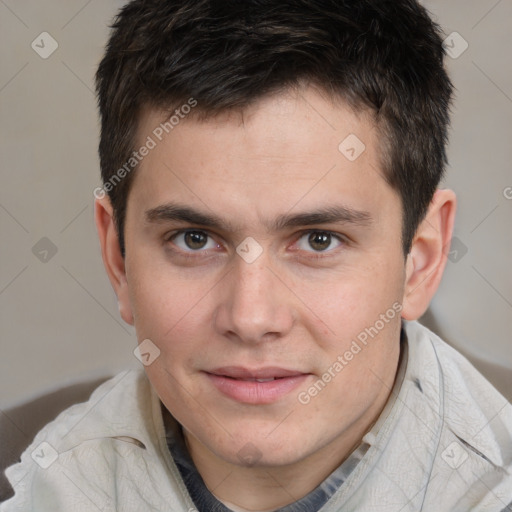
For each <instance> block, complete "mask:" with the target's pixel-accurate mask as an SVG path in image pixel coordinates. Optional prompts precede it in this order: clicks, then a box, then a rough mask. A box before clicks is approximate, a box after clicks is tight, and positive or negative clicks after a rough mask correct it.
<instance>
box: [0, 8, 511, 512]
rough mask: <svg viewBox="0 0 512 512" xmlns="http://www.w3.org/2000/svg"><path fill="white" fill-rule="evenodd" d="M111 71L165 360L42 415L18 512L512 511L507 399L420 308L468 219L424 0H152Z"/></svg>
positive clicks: (145, 332)
mask: <svg viewBox="0 0 512 512" xmlns="http://www.w3.org/2000/svg"><path fill="white" fill-rule="evenodd" d="M97 89H98V96H99V105H100V112H101V118H102V132H101V141H100V160H101V168H102V177H103V188H102V189H98V190H96V191H95V196H96V197H97V201H96V222H97V227H98V232H99V237H100V242H101V247H102V254H103V260H104V263H105V267H106V270H107V273H108V276H109V278H110V281H111V283H112V286H113V288H114V290H115V292H116V294H117V297H118V300H119V308H120V313H121V316H122V318H123V319H124V320H125V321H126V322H127V323H129V324H133V325H134V326H135V328H136V332H137V338H138V340H139V349H138V356H139V357H140V359H141V361H142V362H143V364H144V368H145V373H144V372H142V371H141V372H125V373H123V374H120V375H119V376H117V377H115V378H114V379H112V380H111V381H109V382H107V383H106V384H104V385H103V386H101V387H100V388H98V389H97V390H96V391H95V393H94V394H93V396H92V397H91V400H90V401H89V402H87V403H85V404H80V405H77V406H74V407H72V408H71V409H68V410H67V411H65V412H64V413H63V414H62V415H61V416H59V418H57V420H56V421H54V422H52V423H50V424H49V425H48V426H47V427H45V428H44V429H43V430H42V431H41V432H40V433H39V434H38V436H37V437H36V439H35V440H34V442H33V444H32V446H31V447H29V449H28V450H27V451H26V452H25V453H24V455H23V456H22V460H21V463H20V464H18V465H16V466H13V467H12V468H10V469H9V470H8V471H7V475H8V477H9V479H10V481H11V483H12V485H13V487H14V488H15V492H16V494H15V496H14V497H13V498H12V499H11V500H9V501H8V502H6V503H5V504H4V505H3V507H2V508H1V510H2V511H10V510H37V511H52V512H53V511H58V510H66V511H67V510H74V511H81V510H83V511H85V510H96V509H98V510H122V511H132V510H133V511H136V510H137V511H138V510H158V511H160V510H162V511H163V510H173V511H180V512H185V511H193V510H198V511H201V512H203V511H207V512H210V511H229V510H232V511H248V510H251V511H274V510H279V511H286V512H295V511H308V512H310V511H319V510H322V512H334V511H356V510H361V511H370V510H379V511H393V512H396V511H400V510H401V511H418V510H423V511H436V512H439V511H450V512H452V511H460V512H462V511H464V512H466V511H468V510H476V511H484V510H485V511H497V512H498V511H505V510H512V476H511V472H512V443H511V441H512V407H511V405H510V404H508V403H507V401H506V400H505V399H504V398H503V397H502V396H501V395H500V394H499V393H498V392H497V391H496V390H495V389H494V388H492V386H491V385H490V384H489V383H488V382H487V381H486V380H485V379H484V378H483V377H482V376H481V375H480V374H478V373H477V372H476V370H475V369H474V368H473V367H471V365H470V364H469V363H468V362H467V361H466V360H465V359H464V358H463V357H462V356H460V355H459V354H457V353H456V352H455V351H453V350H452V349H450V348H449V347H448V346H447V345H446V344H445V343H444V342H443V341H441V340H440V339H439V338H437V337H436V336H435V335H434V334H433V333H431V332H430V331H428V330H427V329H426V328H424V327H422V326H420V325H419V324H418V323H417V322H416V319H417V318H419V317H420V316H421V315H422V314H423V313H424V312H425V310H426V309H427V307H428V304H429V302H430V300H431V298H432V296H433V294H434V293H435V291H436V289H437V287H438V284H439V282H440V279H441V275H442V272H443V269H444V266H445V263H446V252H447V248H448V247H449V243H450V238H451V234H452V227H453V221H454V213H455V196H454V194H453V192H451V191H449V190H441V189H438V188H437V187H438V185H439V182H440V180H441V177H442V175H443V170H444V165H445V144H446V132H447V125H448V108H449V104H450V98H451V91H452V87H451V84H450V81H449V79H448V77H447V75H446V73H445V70H444V68H443V48H442V40H441V37H440V31H439V29H438V27H437V26H436V25H435V24H434V23H433V22H432V21H431V20H430V18H429V16H428V14H427V13H426V11H425V10H424V9H423V8H422V7H420V6H419V5H418V4H417V3H416V2H415V1H413V0H399V1H397V0H394V1H382V0H381V1H376V0H363V1H357V2H356V1H339V0H336V1H335V0H304V1H300V2H298V1H294V2H291V1H284V2H272V1H269V0H248V1H245V2H233V1H224V2H211V1H206V0H176V1H163V0H149V1H148V0H146V1H142V0H135V1H132V2H130V3H129V4H128V5H126V6H125V7H124V8H123V9H122V11H121V12H120V14H119V16H118V17H117V19H116V21H115V24H114V29H113V32H112V35H111V38H110V40H109V43H108V47H107V51H106V54H105V57H104V59H103V60H102V62H101V64H100V67H99V70H98V74H97ZM146 375H147V376H146ZM42 443H44V444H42ZM38 447H39V448H38ZM36 448H37V449H40V450H43V451H42V452H37V451H36V452H34V450H35V449H36ZM49 452H50V453H52V454H53V456H52V457H51V459H53V460H52V461H51V462H48V464H43V465H42V466H41V464H37V460H36V459H37V453H43V454H44V457H43V458H46V457H47V454H48V453H49ZM34 453H35V455H34ZM43 466H44V467H43Z"/></svg>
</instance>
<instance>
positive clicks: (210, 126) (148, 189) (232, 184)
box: [132, 87, 398, 218]
mask: <svg viewBox="0 0 512 512" xmlns="http://www.w3.org/2000/svg"><path fill="white" fill-rule="evenodd" d="M177 108H178V110H180V107H177ZM197 108H198V109H200V105H198V106H197ZM185 111H188V112H189V114H188V115H187V114H185ZM197 112H199V110H198V111H197ZM178 114H180V115H178ZM178 114H175V115H174V118H172V119H169V114H163V113H162V112H159V111H156V110H151V109H147V110H145V111H144V112H143V113H142V115H141V118H140V122H139V129H138V137H137V139H138V146H137V147H139V146H142V145H144V144H145V142H146V141H148V140H149V139H151V141H152V143H151V145H152V146H154V147H153V148H152V149H151V151H149V153H148V154H147V156H145V157H144V159H143V160H142V161H141V162H140V164H139V168H138V169H137V172H136V176H135V179H134V183H133V184H132V189H133V190H132V192H133V195H134V196H136V197H137V200H138V201H142V202H144V203H145V204H146V205H147V206H148V207H155V206H158V204H159V203H164V202H166V201H170V200H176V199H177V198H180V200H181V202H182V201H183V200H184V199H186V200H187V201H189V202H192V203H194V204H200V203H203V206H205V205H206V206H208V208H210V209H214V210H222V209H224V210H225V211H226V212H227V213H229V214H232V215H236V214H237V212H241V211H243V210H244V208H246V209H249V208H252V210H253V213H254V214H255V215H256V214H258V213H260V214H261V215H263V216H266V217H267V218H268V216H269V215H273V214H276V215H277V214H279V213H282V212H283V210H286V209H291V208H294V205H296V204H298V203H299V202H300V203H301V206H303V207H307V206H308V204H309V205H311V206H314V205H316V203H318V202H319V201H322V202H324V203H335V202H336V201H337V200H338V199H340V198H343V200H344V202H345V203H346V204H347V205H348V206H350V207H353V208H356V209H362V208H363V206H364V208H366V206H367V204H368V202H370V203H371V202H374V203H375V201H376V200H377V199H379V200H382V196H383V195H386V194H387V199H388V200H389V199H392V200H393V202H395V203H396V201H397V198H398V196H397V195H396V194H395V193H394V190H392V189H391V188H390V187H389V185H388V184H387V182H386V181H385V179H384V177H383V173H382V170H381V165H380V160H381V158H380V145H379V133H378V130H377V128H376V126H375V123H374V122H373V119H372V116H370V115H369V114H368V113H367V112H364V111H363V112H355V111H354V110H353V109H352V108H350V107H349V106H348V105H347V104H346V103H344V102H342V101H341V100H340V101H336V102H333V101H332V100H330V99H328V98H326V96H325V95H323V94H321V93H320V92H319V91H318V90H316V89H314V88H312V87H310V88H308V89H306V90H303V91H298V90H295V91H291V90H288V91H285V92H282V93H280V94H276V95H272V96H268V97H265V98H263V99H262V100H260V101H258V102H257V103H255V104H253V105H252V106H250V107H248V108H246V109H244V110H241V111H230V112H224V113H221V114H218V115H215V116H211V117H207V118H206V119H202V118H200V117H199V116H198V115H196V113H194V112H193V111H190V109H188V108H187V109H184V110H183V111H181V112H179V113H178ZM170 120H171V121H172V122H169V121H170ZM381 202H382V201H381ZM378 203H379V201H377V204H378ZM381 206H382V205H381Z"/></svg>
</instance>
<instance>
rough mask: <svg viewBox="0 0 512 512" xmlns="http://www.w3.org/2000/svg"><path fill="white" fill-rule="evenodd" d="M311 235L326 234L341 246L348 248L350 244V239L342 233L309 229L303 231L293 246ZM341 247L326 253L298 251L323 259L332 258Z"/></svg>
mask: <svg viewBox="0 0 512 512" xmlns="http://www.w3.org/2000/svg"><path fill="white" fill-rule="evenodd" d="M311 233H325V234H328V235H330V236H331V237H332V238H334V239H336V240H337V241H338V242H339V243H340V245H341V246H346V245H347V244H348V243H349V239H348V237H346V236H345V235H342V234H341V233H337V232H335V231H330V230H329V229H318V228H317V229H307V230H304V231H301V232H300V233H299V234H298V235H297V236H296V237H295V241H294V242H293V245H296V244H297V242H298V241H299V240H301V239H302V238H303V237H305V236H307V235H310V234H311ZM339 247H340V246H338V247H335V248H333V249H328V250H325V251H314V250H310V251H308V250H304V249H298V248H297V249H296V250H297V251H300V250H303V251H304V252H307V253H310V254H311V255H312V256H309V257H314V258H322V257H327V256H331V255H332V253H334V252H335V251H336V249H339Z"/></svg>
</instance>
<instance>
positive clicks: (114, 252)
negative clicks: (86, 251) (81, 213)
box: [94, 196, 133, 325]
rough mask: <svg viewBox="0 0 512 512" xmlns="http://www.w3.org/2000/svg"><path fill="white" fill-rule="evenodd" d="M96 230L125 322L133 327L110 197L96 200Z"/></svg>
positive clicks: (104, 261)
mask: <svg viewBox="0 0 512 512" xmlns="http://www.w3.org/2000/svg"><path fill="white" fill-rule="evenodd" d="M94 216H95V221H96V229H97V231H98V236H99V240H100V246H101V255H102V258H103V264H104V265H105V270H106V271H107V275H108V278H109V279H110V283H111V284H112V287H113V288H114V291H115V293H116V295H117V300H118V304H119V312H120V313H121V317H122V318H123V320H124V321H125V322H126V323H128V324H130V325H133V313H132V308H131V303H130V297H129V293H128V282H127V280H126V271H125V260H124V258H123V256H122V254H121V248H120V246H119V237H118V234H117V229H116V226H115V223H114V216H113V209H112V205H111V203H110V200H109V198H108V196H105V197H103V198H101V199H96V201H95V204H94Z"/></svg>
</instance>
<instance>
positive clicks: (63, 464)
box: [0, 371, 176, 512]
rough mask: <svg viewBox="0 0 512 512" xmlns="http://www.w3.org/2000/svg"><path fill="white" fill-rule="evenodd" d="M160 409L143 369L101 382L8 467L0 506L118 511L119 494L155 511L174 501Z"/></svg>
mask: <svg viewBox="0 0 512 512" xmlns="http://www.w3.org/2000/svg"><path fill="white" fill-rule="evenodd" d="M159 412H160V411H159V401H158V397H157V396H156V394H155V393H154V391H153V390H152V387H151V385H150V384H149V381H148V380H147V377H146V376H145V373H144V372H143V371H127V372H123V373H120V374H119V375H117V376H115V377H114V378H112V379H110V380H109V381H107V382H105V383H103V384H102V385H101V386H100V387H98V388H97V389H96V390H95V391H94V393H93V394H92V395H91V397H90V399H89V400H88V401H87V402H84V403H81V404H77V405H74V406H72V407H70V408H69V409H66V410H65V411H63V412H62V413H61V414H60V415H59V416H58V417H57V418H56V419H55V420H54V421H52V422H51V423H49V424H48V425H46V426H45V427H44V428H43V429H42V430H41V431H40V432H39V433H38V434H37V435H36V437H35V439H34V441H33V442H32V444H31V445H30V446H29V447H28V448H27V449H26V450H25V452H24V453H23V454H22V456H21V461H20V462H19V463H18V464H15V465H14V466H11V467H10V468H8V469H7V470H6V476H7V478H8V479H9V482H10V483H11V485H12V486H13V488H14V491H15V495H14V496H13V497H12V498H11V499H10V500H8V501H7V502H5V503H4V504H2V505H1V506H0V510H1V511H6V512H7V511H11V510H27V511H29V510H37V511H52V512H54V511H61V510H69V509H70V507H73V509H74V510H75V512H78V511H82V510H83V511H86V510H91V509H94V508H95V507H96V508H98V509H99V510H116V509H117V507H119V506H122V503H123V501H124V500H127V501H126V502H125V503H130V502H131V503H132V506H134V507H135V506H136V504H137V503H138V505H141V503H143V504H144V505H147V507H148V508H147V509H148V510H153V509H152V508H151V506H150V505H151V504H152V502H155V506H157V507H158V506H160V505H156V503H157V502H158V504H160V503H161V502H162V501H163V500H167V502H169V500H170V502H174V498H173V497H174V496H175V495H176V492H175V490H173V485H172V484H170V483H169V482H170V481H172V480H173V478H172V476H173V475H170V474H169V460H168V459H166V454H165V451H164V450H162V446H163V445H162V444H161V441H162V440H164V434H163V424H161V416H160V415H159ZM148 465H149V466H151V467H152V470H151V471H148V470H147V467H148ZM171 472H172V471H171ZM164 482H165V483H164ZM158 487H160V488H161V489H158ZM146 492H147V493H148V496H147V498H146V497H145V498H144V500H143V501H140V495H141V494H142V495H144V494H145V493H146ZM133 496H139V502H133ZM125 509H126V510H132V509H131V508H129V507H128V508H126V506H125ZM136 509H137V508H134V509H133V510H136Z"/></svg>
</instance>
